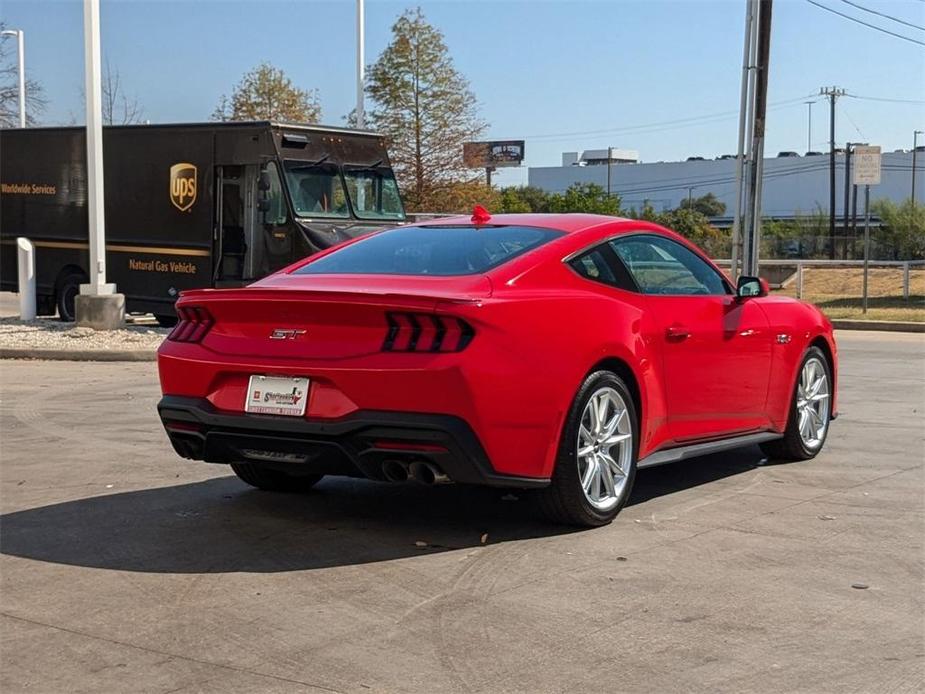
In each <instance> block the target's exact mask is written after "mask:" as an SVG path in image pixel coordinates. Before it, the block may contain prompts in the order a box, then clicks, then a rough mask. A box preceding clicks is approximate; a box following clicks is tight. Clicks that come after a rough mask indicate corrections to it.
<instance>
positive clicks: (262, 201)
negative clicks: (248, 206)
mask: <svg viewBox="0 0 925 694" xmlns="http://www.w3.org/2000/svg"><path fill="white" fill-rule="evenodd" d="M257 211H258V212H262V213H263V214H266V213H267V212H269V211H270V198H268V197H266V196H265V195H261V196H260V197H259V198H257Z"/></svg>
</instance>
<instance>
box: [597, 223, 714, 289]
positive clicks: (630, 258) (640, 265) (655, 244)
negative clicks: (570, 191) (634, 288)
mask: <svg viewBox="0 0 925 694" xmlns="http://www.w3.org/2000/svg"><path fill="white" fill-rule="evenodd" d="M610 245H611V247H612V248H613V250H614V251H615V252H616V254H617V255H618V256H619V257H620V260H622V261H623V263H624V265H626V268H627V269H628V270H629V272H630V274H631V275H632V276H633V279H635V280H636V284H637V285H638V286H639V290H640V291H641V292H642V293H643V294H669V295H703V294H706V295H712V294H719V295H722V294H728V293H729V292H728V289H727V287H726V283H725V282H723V279H722V277H721V276H720V275H719V273H717V272H716V270H714V269H713V268H712V267H711V266H710V265H708V264H707V263H706V262H704V260H703V259H702V258H700V257H699V256H698V255H697V254H696V253H693V252H692V251H690V250H688V249H687V248H685V247H684V246H682V245H681V244H679V243H676V242H675V241H672V240H671V239H667V238H664V237H662V236H655V235H640V236H630V237H627V238H623V239H616V240H614V241H611V242H610Z"/></svg>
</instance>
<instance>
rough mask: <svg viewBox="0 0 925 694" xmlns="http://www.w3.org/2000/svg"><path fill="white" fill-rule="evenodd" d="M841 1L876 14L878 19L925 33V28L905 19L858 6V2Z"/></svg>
mask: <svg viewBox="0 0 925 694" xmlns="http://www.w3.org/2000/svg"><path fill="white" fill-rule="evenodd" d="M841 1H842V2H843V3H845V4H846V5H851V6H852V7H857V8H858V9H859V10H863V11H864V12H870V13H871V14H875V15H877V16H878V17H883V18H884V19H890V20H892V21H894V22H898V23H899V24H905V25H906V26H907V27H912V28H913V29H918V30H919V31H925V27H922V26H919V25H918V24H913V23H912V22H907V21H906V20H905V19H900V18H899V17H894V16H892V15H889V14H886V13H884V12H878V11H877V10H872V9H871V8H869V7H864V5H858V4H857V3H856V2H851V0H841Z"/></svg>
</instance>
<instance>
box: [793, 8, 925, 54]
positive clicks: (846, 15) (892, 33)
mask: <svg viewBox="0 0 925 694" xmlns="http://www.w3.org/2000/svg"><path fill="white" fill-rule="evenodd" d="M806 2H808V3H809V4H810V5H815V6H816V7H819V8H821V9H823V10H825V11H826V12H831V13H832V14H837V15H838V16H839V17H844V18H845V19H850V20H851V21H852V22H856V23H858V24H862V25H864V26H866V27H868V28H870V29H875V30H877V31H881V32H883V33H884V34H889V35H890V36H895V37H896V38H898V39H903V40H904V41H909V42H910V43H917V44H918V45H920V46H925V41H919V40H918V39H913V38H910V37H909V36H903V35H902V34H897V33H896V32H893V31H890V30H889V29H884V28H883V27H878V26H877V25H876V24H869V23H868V22H865V21H863V20H860V19H858V18H857V17H852V16H851V15H850V14H845V13H844V12H839V11H838V10H833V9H832V8H831V7H826V6H825V5H822V4H820V3H818V2H816V0H806Z"/></svg>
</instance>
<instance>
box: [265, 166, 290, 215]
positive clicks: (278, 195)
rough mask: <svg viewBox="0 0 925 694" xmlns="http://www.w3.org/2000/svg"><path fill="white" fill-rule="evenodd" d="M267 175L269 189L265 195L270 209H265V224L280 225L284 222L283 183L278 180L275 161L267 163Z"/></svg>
mask: <svg viewBox="0 0 925 694" xmlns="http://www.w3.org/2000/svg"><path fill="white" fill-rule="evenodd" d="M267 176H268V177H269V179H270V190H268V191H267V197H268V198H269V200H270V209H269V210H268V211H267V216H266V220H267V224H273V225H280V224H285V223H286V201H285V200H283V185H282V183H281V182H280V180H279V169H278V168H277V167H276V162H272V161H271V162H268V163H267Z"/></svg>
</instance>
